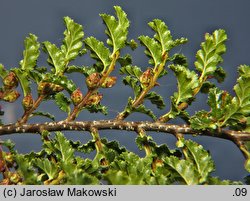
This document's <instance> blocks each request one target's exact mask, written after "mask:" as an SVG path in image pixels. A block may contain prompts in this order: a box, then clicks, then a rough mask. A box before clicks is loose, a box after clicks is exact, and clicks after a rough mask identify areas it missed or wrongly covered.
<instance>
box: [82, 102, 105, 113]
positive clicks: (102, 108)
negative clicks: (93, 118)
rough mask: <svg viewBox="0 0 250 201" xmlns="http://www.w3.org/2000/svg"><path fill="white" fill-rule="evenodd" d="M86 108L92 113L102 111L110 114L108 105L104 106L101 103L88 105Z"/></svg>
mask: <svg viewBox="0 0 250 201" xmlns="http://www.w3.org/2000/svg"><path fill="white" fill-rule="evenodd" d="M86 109H87V110H88V111H89V112H91V113H97V112H101V113H103V114H104V115H107V114H108V109H107V107H106V106H103V105H101V104H97V105H91V106H86Z"/></svg>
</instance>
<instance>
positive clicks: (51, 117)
mask: <svg viewBox="0 0 250 201" xmlns="http://www.w3.org/2000/svg"><path fill="white" fill-rule="evenodd" d="M30 116H31V117H32V116H42V117H47V118H49V119H51V120H53V121H55V116H54V115H52V114H50V113H48V112H41V111H37V112H33V113H32V114H31V115H30Z"/></svg>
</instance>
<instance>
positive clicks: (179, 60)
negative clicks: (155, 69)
mask: <svg viewBox="0 0 250 201" xmlns="http://www.w3.org/2000/svg"><path fill="white" fill-rule="evenodd" d="M169 60H170V61H172V62H173V64H174V65H180V66H184V67H186V68H187V66H188V61H187V57H186V56H184V55H183V54H174V55H173V56H172V57H171V58H170V59H169Z"/></svg>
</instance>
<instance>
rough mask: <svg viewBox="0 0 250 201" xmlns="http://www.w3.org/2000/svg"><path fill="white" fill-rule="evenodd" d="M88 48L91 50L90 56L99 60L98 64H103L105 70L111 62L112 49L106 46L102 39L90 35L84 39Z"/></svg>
mask: <svg viewBox="0 0 250 201" xmlns="http://www.w3.org/2000/svg"><path fill="white" fill-rule="evenodd" d="M84 43H85V45H86V48H87V49H89V50H90V52H91V54H90V56H91V57H92V58H93V59H95V60H96V61H97V64H96V65H97V66H101V67H102V69H103V70H105V69H106V68H107V67H108V66H109V65H110V63H111V59H110V51H109V49H108V48H107V47H105V45H104V43H103V42H102V41H99V40H97V39H96V38H94V37H92V36H91V37H88V38H86V39H85V40H84Z"/></svg>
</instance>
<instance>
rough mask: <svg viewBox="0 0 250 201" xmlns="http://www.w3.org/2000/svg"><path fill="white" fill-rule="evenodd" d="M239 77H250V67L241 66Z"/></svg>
mask: <svg viewBox="0 0 250 201" xmlns="http://www.w3.org/2000/svg"><path fill="white" fill-rule="evenodd" d="M238 73H239V76H244V77H250V66H248V65H240V66H239V68H238Z"/></svg>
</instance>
